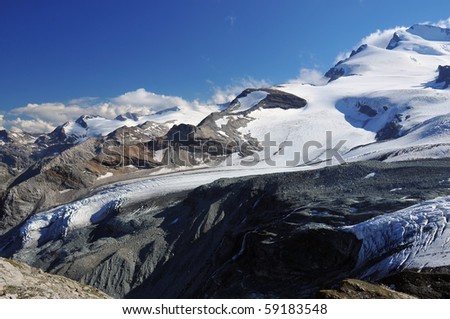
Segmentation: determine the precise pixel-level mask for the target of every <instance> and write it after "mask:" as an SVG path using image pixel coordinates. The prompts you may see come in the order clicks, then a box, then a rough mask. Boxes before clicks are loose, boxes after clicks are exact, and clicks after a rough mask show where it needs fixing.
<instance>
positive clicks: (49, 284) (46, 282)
mask: <svg viewBox="0 0 450 319" xmlns="http://www.w3.org/2000/svg"><path fill="white" fill-rule="evenodd" d="M34 298H38V299H44V298H45V299H108V298H111V297H109V296H108V295H107V294H105V293H103V292H101V291H99V290H97V289H95V288H93V287H89V286H86V285H82V284H80V283H78V282H76V281H73V280H70V279H68V278H65V277H61V276H55V275H50V274H46V273H44V272H43V271H42V270H40V269H36V268H32V267H30V266H28V265H26V264H23V263H21V262H17V261H12V260H9V259H4V258H0V299H34Z"/></svg>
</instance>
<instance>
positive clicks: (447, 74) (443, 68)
mask: <svg viewBox="0 0 450 319" xmlns="http://www.w3.org/2000/svg"><path fill="white" fill-rule="evenodd" d="M438 72H439V75H438V77H437V79H436V83H444V89H446V88H448V86H449V84H450V66H449V65H440V66H439V67H438Z"/></svg>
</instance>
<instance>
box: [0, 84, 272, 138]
mask: <svg viewBox="0 0 450 319" xmlns="http://www.w3.org/2000/svg"><path fill="white" fill-rule="evenodd" d="M267 86H270V84H269V83H268V82H267V81H265V80H255V79H253V78H246V79H242V80H239V81H235V83H234V84H233V85H230V86H226V87H224V88H221V87H216V86H214V87H213V90H214V93H213V96H212V97H211V98H210V99H209V100H208V101H206V102H201V101H198V100H194V101H187V100H185V99H183V98H181V97H178V96H166V95H160V94H156V93H153V92H149V91H147V90H145V89H143V88H141V89H137V90H135V91H131V92H127V93H125V94H122V95H120V96H117V97H114V98H111V99H109V100H107V101H103V102H98V99H96V98H79V99H75V100H71V101H69V102H67V103H59V102H58V103H41V104H33V103H30V104H28V105H26V106H23V107H19V108H15V109H12V110H10V111H9V112H8V113H6V114H3V115H0V129H5V128H6V129H9V130H14V131H25V132H28V133H35V134H38V133H48V132H50V131H52V130H53V129H54V128H55V127H56V126H58V125H61V124H63V123H65V122H68V121H73V120H75V119H77V118H78V117H80V116H82V115H99V116H102V117H104V118H108V119H113V118H115V117H117V116H118V115H121V114H125V113H127V112H131V113H137V114H139V115H151V114H153V113H156V112H158V111H161V110H164V109H168V108H172V107H174V106H177V107H179V108H180V109H184V110H193V111H200V112H205V113H208V112H210V111H211V109H212V107H213V106H214V105H217V104H223V103H226V102H230V101H231V100H233V99H234V98H235V97H236V96H237V95H238V94H240V93H241V92H242V91H243V90H244V89H246V88H249V87H251V88H253V87H267ZM206 115H207V114H205V116H206Z"/></svg>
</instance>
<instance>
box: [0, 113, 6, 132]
mask: <svg viewBox="0 0 450 319" xmlns="http://www.w3.org/2000/svg"><path fill="white" fill-rule="evenodd" d="M4 117H5V116H4V115H3V114H0V130H4V129H5V127H4V126H3V125H4V123H5V120H4Z"/></svg>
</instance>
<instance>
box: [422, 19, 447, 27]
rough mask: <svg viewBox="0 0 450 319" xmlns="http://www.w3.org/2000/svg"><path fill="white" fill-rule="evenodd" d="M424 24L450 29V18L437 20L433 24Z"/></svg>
mask: <svg viewBox="0 0 450 319" xmlns="http://www.w3.org/2000/svg"><path fill="white" fill-rule="evenodd" d="M425 24H431V25H434V26H437V27H440V28H445V29H450V18H447V19H443V20H439V21H438V22H435V23H429V22H425Z"/></svg>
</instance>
